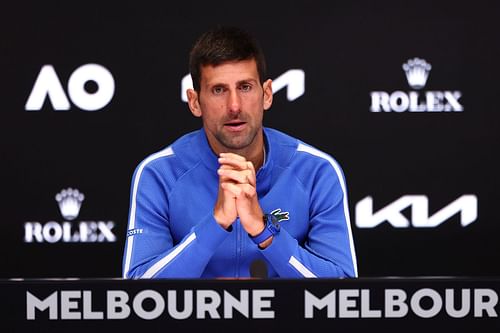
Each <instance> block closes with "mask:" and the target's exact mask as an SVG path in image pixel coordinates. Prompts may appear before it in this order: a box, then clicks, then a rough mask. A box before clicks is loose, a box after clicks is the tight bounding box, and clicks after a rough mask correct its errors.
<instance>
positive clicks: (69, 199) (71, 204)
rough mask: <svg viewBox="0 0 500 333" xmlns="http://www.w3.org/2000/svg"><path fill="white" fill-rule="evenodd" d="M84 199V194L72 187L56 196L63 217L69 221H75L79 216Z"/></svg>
mask: <svg viewBox="0 0 500 333" xmlns="http://www.w3.org/2000/svg"><path fill="white" fill-rule="evenodd" d="M84 199H85V196H84V195H83V193H80V191H78V190H77V189H72V188H71V187H70V188H67V189H63V190H62V191H61V192H59V193H57V194H56V201H57V204H58V205H59V210H60V211H61V215H62V216H63V217H64V218H65V219H67V220H68V221H71V220H74V219H75V218H76V217H77V216H78V214H79V213H80V207H81V205H82V201H83V200H84Z"/></svg>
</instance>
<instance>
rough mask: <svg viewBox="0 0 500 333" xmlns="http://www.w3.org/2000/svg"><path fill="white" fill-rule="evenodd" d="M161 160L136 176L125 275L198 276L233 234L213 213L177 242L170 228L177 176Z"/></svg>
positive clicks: (143, 276)
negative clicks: (170, 201) (170, 199)
mask: <svg viewBox="0 0 500 333" xmlns="http://www.w3.org/2000/svg"><path fill="white" fill-rule="evenodd" d="M157 163H161V162H157V161H149V163H147V160H146V161H145V162H143V163H142V164H140V165H139V166H138V167H137V169H136V171H135V173H134V177H133V179H132V188H131V195H130V211H129V221H128V230H127V239H126V244H125V253H124V257H123V277H124V278H176V277H182V278H198V277H200V276H201V275H202V273H203V271H204V269H205V267H206V265H207V263H208V261H209V260H210V258H211V257H212V255H213V253H214V252H215V250H216V249H217V247H218V246H219V245H220V244H221V243H222V241H223V240H224V239H225V238H226V237H227V236H228V235H229V234H230V232H229V231H226V230H224V229H223V228H221V227H220V226H219V225H218V224H217V222H216V221H215V219H214V217H213V216H212V214H209V215H207V216H204V217H203V216H202V217H201V218H200V221H199V223H198V224H197V225H195V226H194V227H193V228H192V229H191V230H190V232H189V233H188V234H187V235H186V236H185V237H184V238H183V239H182V240H181V241H180V242H179V243H177V244H174V241H173V237H172V234H171V231H170V221H169V211H168V207H169V204H168V193H169V190H170V188H171V187H172V186H173V185H172V183H173V182H174V181H175V177H173V176H172V175H170V176H167V177H166V176H165V173H167V174H168V172H169V170H168V169H167V168H165V167H164V165H163V166H162V167H161V168H160V167H155V164H156V166H158V164H157Z"/></svg>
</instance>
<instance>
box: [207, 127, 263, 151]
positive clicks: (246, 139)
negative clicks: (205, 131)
mask: <svg viewBox="0 0 500 333" xmlns="http://www.w3.org/2000/svg"><path fill="white" fill-rule="evenodd" d="M247 125H248V123H247ZM257 133H258V129H254V128H251V129H250V130H249V132H248V133H239V134H234V133H224V132H223V130H220V131H218V132H217V133H216V134H215V138H216V139H217V141H218V142H219V143H220V144H221V145H222V146H223V147H225V148H227V149H228V150H230V151H241V150H244V149H245V148H247V147H249V146H250V145H251V144H252V142H254V141H255V138H256V136H257Z"/></svg>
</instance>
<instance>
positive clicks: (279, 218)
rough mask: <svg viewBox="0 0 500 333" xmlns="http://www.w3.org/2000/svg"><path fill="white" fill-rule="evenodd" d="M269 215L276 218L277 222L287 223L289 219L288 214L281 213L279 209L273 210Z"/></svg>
mask: <svg viewBox="0 0 500 333" xmlns="http://www.w3.org/2000/svg"><path fill="white" fill-rule="evenodd" d="M269 214H270V215H272V216H274V217H275V218H276V220H277V222H281V221H288V220H289V219H290V217H289V214H290V213H289V212H282V211H281V208H278V209H275V210H273V211H272V212H271V213H269Z"/></svg>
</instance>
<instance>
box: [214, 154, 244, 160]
mask: <svg viewBox="0 0 500 333" xmlns="http://www.w3.org/2000/svg"><path fill="white" fill-rule="evenodd" d="M219 156H220V157H223V158H230V159H235V160H239V161H243V162H244V161H246V158H244V157H243V156H241V155H238V154H235V153H220V154H219Z"/></svg>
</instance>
